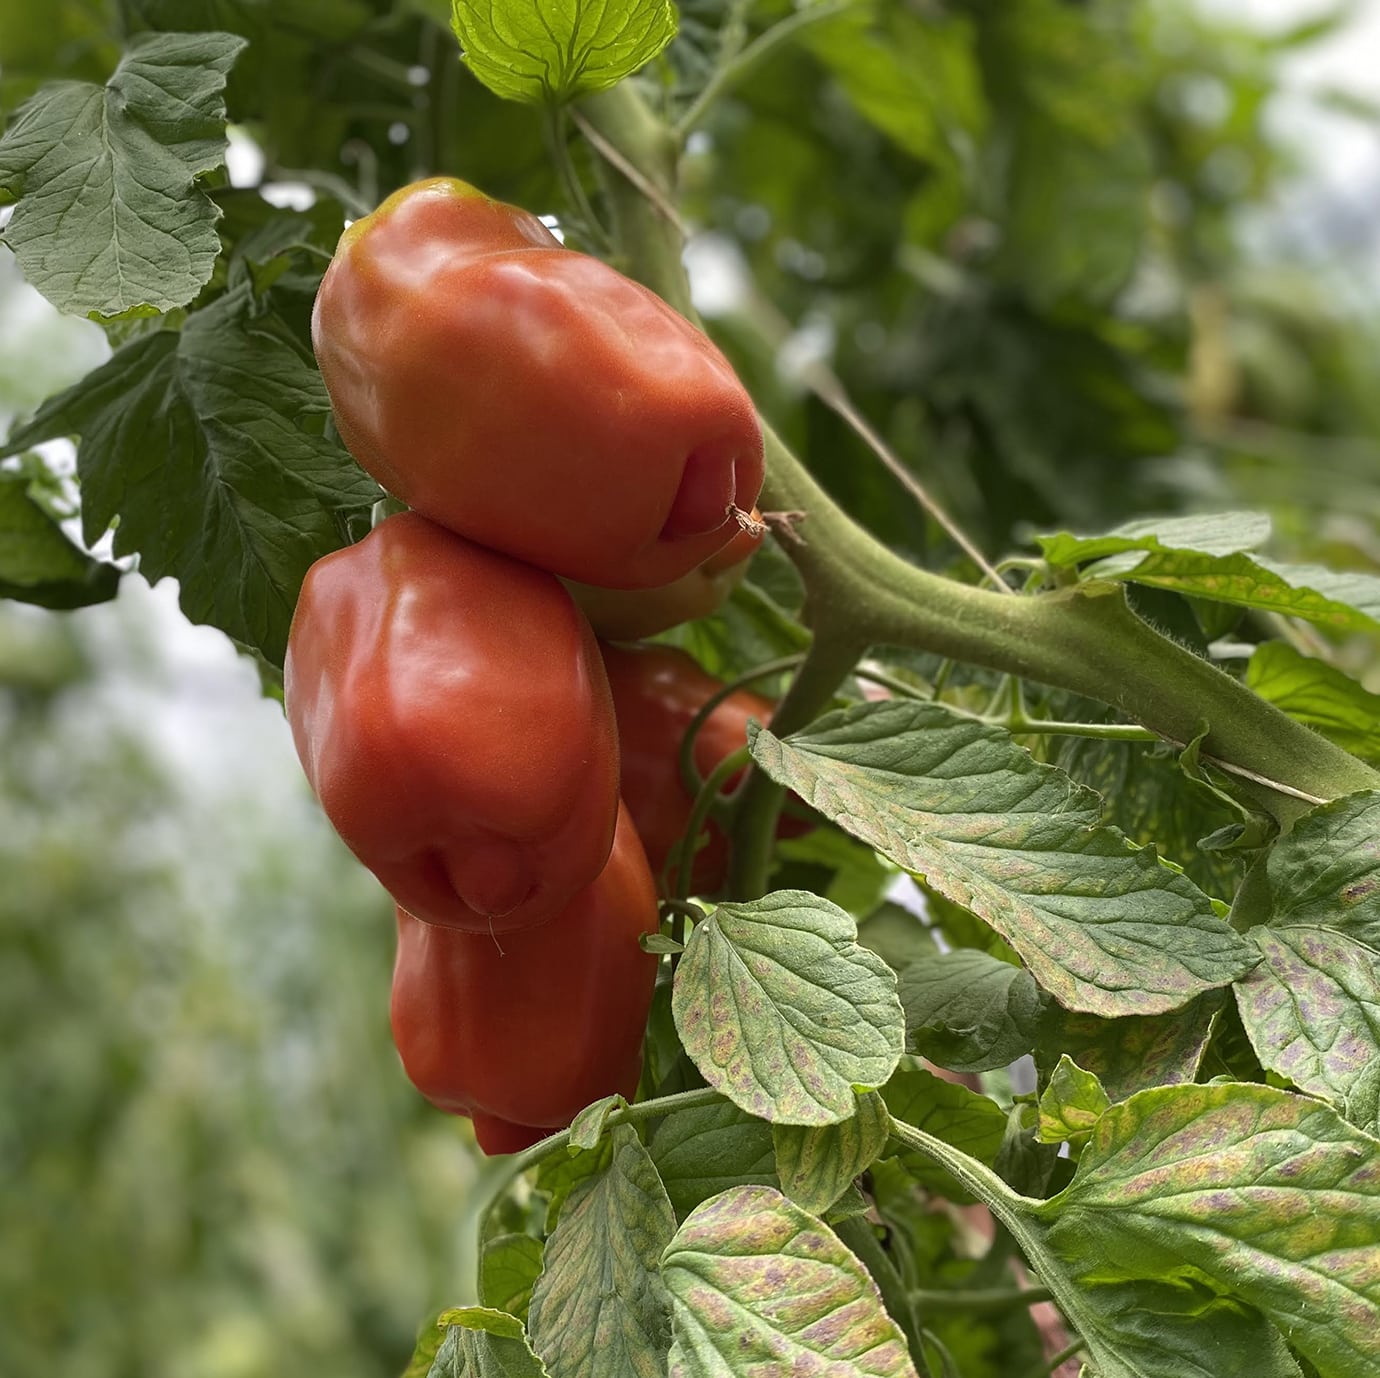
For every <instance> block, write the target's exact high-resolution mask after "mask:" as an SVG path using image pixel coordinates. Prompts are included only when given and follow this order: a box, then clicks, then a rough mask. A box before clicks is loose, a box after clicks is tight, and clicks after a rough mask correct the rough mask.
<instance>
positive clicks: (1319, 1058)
mask: <svg viewBox="0 0 1380 1378" xmlns="http://www.w3.org/2000/svg"><path fill="white" fill-rule="evenodd" d="M1263 866H1264V873H1263V880H1262V878H1261V875H1260V873H1259V872H1257V873H1256V874H1255V875H1254V876H1253V877H1252V879H1253V881H1254V882H1260V883H1258V884H1252V885H1251V886H1249V887H1247V888H1246V889H1245V890H1243V891H1242V895H1241V897H1240V899H1239V901H1238V905H1237V909H1238V916H1239V918H1240V920H1241V922H1242V923H1243V925H1244V924H1246V923H1253V924H1254V926H1252V927H1251V928H1250V930H1249V933H1248V936H1249V937H1250V939H1251V940H1252V941H1253V942H1254V943H1255V944H1256V946H1257V947H1258V948H1259V949H1260V953H1261V956H1262V957H1263V959H1264V960H1263V961H1262V962H1261V963H1260V965H1259V966H1258V967H1256V969H1255V970H1254V971H1252V972H1251V973H1250V975H1249V976H1247V977H1246V979H1245V980H1244V981H1242V982H1241V983H1240V984H1239V985H1238V986H1237V987H1236V1003H1237V1008H1238V1009H1239V1010H1240V1012H1241V1022H1242V1024H1243V1025H1244V1026H1245V1029H1246V1033H1247V1036H1248V1037H1249V1038H1250V1040H1251V1046H1252V1047H1253V1048H1254V1049H1255V1053H1256V1056H1257V1057H1258V1058H1259V1059H1260V1063H1261V1066H1262V1067H1264V1068H1266V1069H1267V1070H1269V1071H1272V1072H1278V1073H1279V1074H1280V1075H1281V1076H1284V1077H1287V1078H1288V1079H1289V1080H1290V1081H1292V1082H1293V1083H1294V1085H1295V1086H1297V1087H1299V1089H1300V1090H1303V1091H1308V1092H1310V1093H1311V1094H1313V1095H1316V1096H1321V1097H1323V1098H1324V1099H1326V1100H1329V1101H1331V1102H1332V1103H1333V1104H1335V1105H1337V1106H1338V1107H1339V1108H1340V1109H1342V1110H1343V1111H1344V1112H1345V1111H1346V1110H1347V1107H1348V1105H1349V1103H1350V1101H1351V1098H1352V1096H1353V1095H1354V1094H1355V1092H1356V1089H1357V1086H1358V1084H1359V1083H1360V1081H1361V1078H1362V1077H1364V1076H1365V1075H1366V1073H1367V1072H1368V1071H1369V1070H1370V1068H1371V1067H1372V1066H1373V1064H1374V1061H1375V1048H1376V1045H1377V1043H1380V792H1376V791H1367V792H1365V793H1362V794H1353V795H1349V796H1347V797H1346V798H1344V799H1338V800H1335V801H1333V802H1332V803H1331V804H1325V805H1323V806H1322V807H1320V808H1316V809H1313V810H1311V811H1310V812H1309V813H1306V814H1305V815H1304V816H1303V817H1302V818H1301V819H1299V821H1298V822H1297V823H1296V824H1295V825H1294V828H1293V830H1292V831H1291V832H1290V833H1289V834H1288V835H1286V836H1285V837H1282V838H1281V839H1280V840H1279V841H1278V842H1277V843H1276V844H1275V845H1274V847H1273V848H1272V849H1271V850H1270V852H1269V854H1268V855H1267V857H1266V858H1265V861H1264V862H1263ZM1363 1103H1364V1098H1363ZM1361 1114H1362V1119H1361V1121H1360V1122H1361V1123H1366V1124H1368V1123H1371V1122H1372V1121H1371V1119H1370V1117H1369V1115H1368V1112H1367V1111H1365V1110H1364V1109H1362V1111H1361Z"/></svg>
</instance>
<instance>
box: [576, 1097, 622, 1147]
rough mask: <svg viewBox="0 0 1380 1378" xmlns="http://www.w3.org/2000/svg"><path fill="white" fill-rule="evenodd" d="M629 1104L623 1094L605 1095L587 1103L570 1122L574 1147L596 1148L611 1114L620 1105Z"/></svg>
mask: <svg viewBox="0 0 1380 1378" xmlns="http://www.w3.org/2000/svg"><path fill="white" fill-rule="evenodd" d="M625 1105H627V1101H625V1100H624V1099H623V1097H622V1096H605V1097H603V1099H602V1100H597V1101H595V1102H594V1103H593V1104H592V1105H587V1106H585V1108H584V1109H583V1110H581V1111H580V1113H579V1114H578V1115H576V1116H575V1118H574V1119H573V1120H571V1122H570V1145H571V1147H572V1148H595V1147H597V1146H598V1143H599V1140H600V1139H602V1138H603V1137H604V1131H605V1130H606V1129H607V1128H608V1122H609V1116H610V1115H611V1114H613V1112H614V1111H615V1110H617V1109H618V1108H619V1107H620V1106H625Z"/></svg>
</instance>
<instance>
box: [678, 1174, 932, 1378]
mask: <svg viewBox="0 0 1380 1378" xmlns="http://www.w3.org/2000/svg"><path fill="white" fill-rule="evenodd" d="M661 1267H662V1274H663V1276H664V1277H665V1280H666V1287H667V1290H668V1291H669V1292H670V1294H671V1307H672V1322H673V1328H674V1337H675V1338H674V1341H673V1343H672V1346H671V1354H670V1374H671V1378H722V1376H723V1375H725V1374H730V1373H731V1374H743V1375H757V1374H760V1375H763V1376H764V1378H765V1375H767V1374H781V1373H802V1374H803V1373H819V1374H822V1375H823V1374H838V1375H840V1378H841V1376H842V1375H843V1374H849V1375H856V1378H916V1373H915V1368H914V1366H913V1365H912V1364H911V1361H910V1355H909V1353H908V1352H907V1349H906V1343H905V1340H904V1339H903V1338H902V1336H901V1332H900V1330H899V1329H898V1328H897V1326H896V1322H895V1321H893V1320H892V1319H891V1317H890V1316H888V1315H887V1313H886V1310H885V1309H884V1308H883V1306H882V1299H881V1296H880V1295H879V1294H878V1292H877V1287H876V1284H875V1283H874V1282H873V1281H872V1278H871V1277H870V1276H869V1274H868V1272H867V1270H866V1269H865V1268H864V1267H863V1265H862V1264H861V1263H860V1262H859V1261H858V1259H857V1258H856V1257H855V1256H854V1255H853V1254H852V1253H850V1252H849V1251H848V1249H846V1248H845V1247H844V1245H843V1243H842V1242H841V1241H840V1240H839V1238H838V1236H837V1235H835V1234H834V1233H833V1232H832V1231H831V1230H830V1229H829V1228H828V1227H827V1226H826V1225H824V1224H823V1223H822V1222H821V1221H819V1220H817V1219H816V1218H815V1217H814V1216H812V1215H810V1214H808V1213H807V1212H805V1211H803V1210H801V1209H800V1207H799V1206H796V1205H793V1204H792V1203H791V1202H790V1201H788V1200H787V1199H786V1197H784V1196H782V1195H781V1193H780V1192H777V1191H773V1190H772V1189H771V1188H770V1187H735V1188H733V1189H731V1190H729V1191H726V1192H724V1193H722V1194H721V1195H719V1196H716V1197H714V1198H713V1200H711V1201H707V1202H705V1204H704V1205H702V1206H700V1207H699V1208H698V1209H696V1210H695V1211H694V1212H692V1213H691V1215H690V1216H689V1218H688V1219H687V1220H686V1221H685V1223H684V1224H683V1225H682V1226H681V1227H680V1230H679V1231H678V1232H677V1234H676V1237H675V1238H674V1239H673V1240H672V1241H671V1244H670V1247H669V1248H668V1249H667V1250H666V1253H665V1255H664V1256H663V1258H662V1264H661Z"/></svg>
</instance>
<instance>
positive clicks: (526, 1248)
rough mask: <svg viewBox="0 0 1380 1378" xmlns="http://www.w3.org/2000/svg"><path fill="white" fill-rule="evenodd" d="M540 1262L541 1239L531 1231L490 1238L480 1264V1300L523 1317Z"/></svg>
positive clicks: (498, 1309)
mask: <svg viewBox="0 0 1380 1378" xmlns="http://www.w3.org/2000/svg"><path fill="white" fill-rule="evenodd" d="M541 1265H542V1243H541V1240H539V1239H533V1238H532V1236H531V1235H530V1234H501V1235H498V1236H497V1237H495V1238H494V1239H491V1240H489V1241H488V1242H487V1243H486V1244H485V1245H484V1252H483V1254H482V1256H481V1258H480V1264H479V1299H480V1301H482V1302H483V1303H484V1305H485V1306H488V1307H491V1308H492V1309H494V1310H495V1311H506V1312H507V1313H508V1314H509V1315H510V1316H516V1317H517V1318H518V1319H519V1320H525V1319H526V1317H527V1308H528V1305H529V1304H530V1302H531V1300H532V1288H533V1286H534V1285H535V1284H536V1281H537V1278H538V1277H539V1276H540V1274H541Z"/></svg>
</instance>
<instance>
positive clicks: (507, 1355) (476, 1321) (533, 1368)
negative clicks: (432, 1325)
mask: <svg viewBox="0 0 1380 1378" xmlns="http://www.w3.org/2000/svg"><path fill="white" fill-rule="evenodd" d="M437 1323H438V1324H439V1325H444V1326H446V1327H447V1329H446V1337H445V1339H444V1340H443V1341H442V1342H441V1347H440V1349H438V1350H437V1352H436V1358H435V1360H434V1361H433V1362H432V1365H431V1368H430V1369H429V1370H428V1373H427V1378H548V1375H547V1371H546V1369H545V1367H544V1366H543V1365H542V1362H541V1360H540V1359H538V1358H537V1356H536V1355H535V1354H534V1353H533V1352H532V1346H531V1345H530V1344H529V1343H528V1341H527V1335H526V1333H525V1332H524V1331H523V1328H522V1322H521V1321H520V1320H518V1319H517V1317H516V1316H509V1315H507V1314H505V1313H504V1312H502V1311H493V1310H491V1309H490V1308H488V1307H486V1306H466V1307H461V1308H459V1309H457V1310H454V1311H443V1312H442V1313H441V1316H440V1319H439V1321H438V1322H437Z"/></svg>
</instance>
